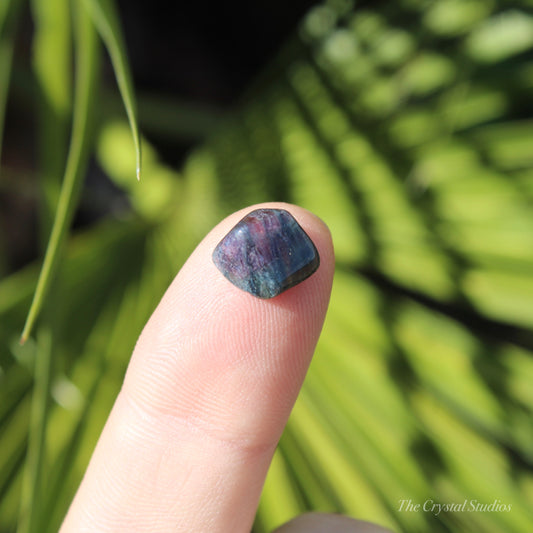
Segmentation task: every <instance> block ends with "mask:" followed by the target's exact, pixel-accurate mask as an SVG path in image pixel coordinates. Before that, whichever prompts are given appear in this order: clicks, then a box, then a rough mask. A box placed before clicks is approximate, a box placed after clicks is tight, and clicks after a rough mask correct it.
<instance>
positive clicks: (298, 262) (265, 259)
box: [213, 209, 320, 298]
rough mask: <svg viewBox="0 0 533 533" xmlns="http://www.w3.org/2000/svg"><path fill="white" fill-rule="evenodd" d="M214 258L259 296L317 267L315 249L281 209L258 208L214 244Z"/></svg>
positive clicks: (240, 284)
mask: <svg viewBox="0 0 533 533" xmlns="http://www.w3.org/2000/svg"><path fill="white" fill-rule="evenodd" d="M213 261H214V263H215V265H216V266H217V268H218V269H219V270H220V272H222V274H224V276H225V277H226V278H228V279H229V281H231V283H233V284H234V285H236V286H237V287H239V288H240V289H242V290H244V291H247V292H249V293H250V294H253V295H254V296H257V297H259V298H273V297H274V296H277V295H278V294H280V293H282V292H283V291H286V290H287V289H290V288H291V287H294V285H297V284H298V283H300V282H301V281H303V280H304V279H306V278H308V277H309V276H310V275H311V274H313V272H315V271H316V269H317V268H318V266H319V264H320V258H319V256H318V252H317V249H316V248H315V245H314V244H313V241H311V239H310V238H309V236H308V235H307V233H305V231H304V230H303V229H302V228H301V227H300V225H299V224H298V222H296V220H295V219H294V217H293V216H292V215H291V214H290V213H289V212H288V211H285V210H284V209H257V210H255V211H252V212H251V213H249V214H248V215H246V216H245V217H244V218H243V219H242V220H241V221H240V222H239V223H238V224H237V225H236V226H235V227H234V228H233V229H232V230H231V231H230V232H229V233H228V234H227V235H226V236H225V237H224V238H223V239H222V240H221V241H220V243H219V244H218V245H217V247H216V248H215V251H214V252H213Z"/></svg>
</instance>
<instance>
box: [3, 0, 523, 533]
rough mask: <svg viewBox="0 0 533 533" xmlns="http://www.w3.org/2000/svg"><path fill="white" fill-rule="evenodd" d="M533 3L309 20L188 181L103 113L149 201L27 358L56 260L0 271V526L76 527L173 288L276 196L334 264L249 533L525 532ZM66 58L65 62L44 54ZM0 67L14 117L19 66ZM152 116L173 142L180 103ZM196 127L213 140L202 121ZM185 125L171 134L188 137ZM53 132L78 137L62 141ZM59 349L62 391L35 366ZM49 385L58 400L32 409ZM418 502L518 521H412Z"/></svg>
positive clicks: (190, 163) (137, 203) (65, 99)
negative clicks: (137, 358) (120, 405)
mask: <svg viewBox="0 0 533 533" xmlns="http://www.w3.org/2000/svg"><path fill="white" fill-rule="evenodd" d="M95 3H96V4H98V2H95ZM34 4H35V8H34V12H35V18H34V20H35V23H36V28H35V42H36V46H35V59H34V69H35V75H36V77H37V78H38V79H40V80H41V84H40V87H41V90H42V91H43V98H45V97H46V103H45V101H44V100H43V103H42V105H41V107H40V109H41V112H42V117H41V124H42V128H43V133H42V134H41V141H42V151H43V157H42V160H41V177H42V180H43V193H42V197H43V214H42V220H43V227H44V228H45V230H46V232H48V231H49V230H50V225H51V220H52V215H53V213H54V212H55V210H56V207H57V198H58V187H59V184H60V181H59V177H60V176H61V174H62V172H63V167H64V162H65V160H66V158H67V153H68V139H67V136H68V131H69V124H70V121H71V114H72V106H71V104H70V101H71V99H70V93H71V90H70V89H69V87H70V81H69V80H70V79H71V73H70V68H71V58H70V52H69V50H70V48H69V46H64V44H65V43H69V42H70V35H71V33H72V31H73V30H72V28H71V27H70V24H71V23H70V18H69V16H68V15H65V13H64V9H66V8H65V7H63V8H61V7H60V6H59V5H60V4H62V2H61V1H60V0H55V1H54V2H53V4H54V6H55V5H56V4H57V6H56V7H54V8H52V7H49V8H47V9H45V6H51V4H52V3H51V2H49V3H45V2H38V1H37V0H35V1H34ZM1 5H2V6H6V8H5V9H4V12H2V11H0V56H1V55H2V54H7V56H6V57H9V56H10V54H11V49H12V39H13V34H14V30H13V24H14V23H15V21H16V11H17V2H16V1H13V0H12V1H10V2H7V3H4V4H1ZM109 5H111V4H109ZM531 7H532V4H531V2H530V1H528V0H508V1H507V0H506V1H501V2H496V1H492V0H466V1H461V0H438V1H426V0H401V1H398V2H385V3H378V4H377V5H376V6H372V4H371V3H369V2H365V3H364V4H363V5H362V6H358V5H357V4H356V5H355V6H352V4H351V3H350V2H347V1H344V0H330V1H327V2H326V3H324V4H323V5H320V6H317V7H316V8H314V9H313V10H312V11H311V12H310V13H309V14H308V15H307V16H306V17H305V19H304V20H303V21H302V24H301V26H300V29H299V32H298V34H297V35H295V36H294V37H293V38H292V39H291V40H290V41H289V42H288V43H287V44H286V46H285V47H284V48H283V49H282V51H281V53H280V54H279V55H278V57H277V58H275V59H274V60H273V61H272V63H271V65H270V66H269V68H268V69H267V70H266V71H265V72H264V74H263V76H260V77H259V78H258V79H257V80H256V81H255V83H254V84H252V86H251V87H250V88H249V91H248V93H247V94H246V96H245V97H244V98H243V101H242V103H241V105H240V106H239V107H238V109H237V110H236V111H235V112H234V113H232V114H231V115H230V116H228V117H226V118H224V119H220V117H217V120H216V124H217V129H216V131H214V132H213V133H212V135H211V136H210V137H209V140H208V141H207V142H206V143H205V144H203V145H202V146H200V147H198V148H197V149H196V150H194V152H193V153H191V154H190V156H189V157H188V158H187V161H186V163H185V164H184V166H183V168H182V169H181V171H180V172H177V171H175V170H174V169H172V168H169V167H168V166H166V165H165V164H164V163H162V162H161V161H160V160H159V159H158V156H157V153H156V152H155V151H154V150H153V149H152V148H151V147H150V146H149V145H148V143H146V142H145V143H144V162H143V179H142V180H141V181H140V182H137V180H136V156H135V151H134V146H133V143H132V141H131V133H130V131H129V127H128V124H127V122H126V119H125V117H123V116H122V117H120V116H119V117H118V118H117V116H116V114H115V115H113V116H112V117H111V118H107V115H106V116H104V117H103V118H102V119H101V120H100V123H99V124H98V128H97V129H96V133H94V134H93V135H91V134H89V133H87V134H86V135H84V136H83V139H84V141H86V142H87V143H88V146H89V145H90V146H94V147H95V154H96V158H97V160H98V163H99V165H100V166H101V167H102V168H103V169H104V170H105V172H106V174H107V175H108V176H109V177H110V178H111V179H112V180H113V181H114V182H115V183H116V184H117V186H118V187H120V188H121V189H122V190H123V191H124V192H125V193H126V194H127V197H128V199H129V205H130V209H128V210H122V211H120V212H118V213H115V214H110V215H109V216H108V217H106V218H105V219H104V220H101V221H100V222H98V223H97V224H94V225H93V226H92V227H90V228H88V229H85V230H83V231H81V232H79V233H76V234H75V235H71V236H70V237H69V239H68V242H67V243H66V246H65V247H64V255H63V257H62V260H61V261H60V262H59V265H58V269H59V270H58V272H57V276H56V277H55V281H54V282H53V291H52V293H51V295H50V298H49V300H48V302H47V303H45V307H44V309H43V313H42V315H41V319H40V321H39V324H38V328H37V330H36V335H35V337H34V338H30V339H29V340H28V342H27V343H26V344H25V345H24V346H20V345H19V343H18V340H19V336H20V332H21V330H22V327H23V324H24V320H25V315H26V313H27V311H28V308H29V305H30V302H31V299H32V296H33V292H34V290H35V287H36V282H37V275H38V270H37V269H38V266H37V265H31V266H29V267H27V268H24V269H22V270H20V271H18V272H15V273H13V274H10V275H9V276H7V277H5V278H4V279H3V280H1V281H0V345H1V346H2V348H0V350H1V351H0V385H1V389H0V450H1V454H0V517H1V518H0V531H2V532H4V531H5V532H8V531H14V530H15V529H16V527H17V523H18V524H19V526H18V527H19V531H26V530H27V531H40V532H47V531H54V530H56V529H57V527H58V524H59V523H60V521H61V519H62V517H63V515H64V513H65V512H66V509H67V507H68V504H69V502H70V499H71V498H72V496H73V494H74V492H75V490H76V487H77V485H78V484H79V482H80V479H81V476H82V474H83V472H84V469H85V467H86V465H87V462H88V460H89V457H90V455H91V452H92V449H93V447H94V444H95V442H96V439H97V437H98V435H99V432H100V430H101V428H102V426H103V423H104V421H105V419H106V417H107V414H108V412H109V410H110V407H111V405H112V403H113V400H114V398H115V396H116V394H117V392H118V390H119V387H120V384H121V380H122V377H123V375H124V371H125V368H126V365H127V362H128V359H129V355H130V353H131V350H132V348H133V345H134V343H135V340H136V338H137V336H138V334H139V333H140V330H141V328H142V326H143V324H144V323H145V321H146V320H147V318H148V316H149V315H150V313H151V311H152V310H153V309H154V307H155V305H156V304H157V302H158V300H159V298H160V297H161V295H162V293H163V291H164V290H165V288H166V286H167V285H168V283H169V282H170V280H171V279H172V277H173V276H174V275H175V273H176V272H177V270H178V269H179V267H180V265H181V264H182V263H183V261H184V260H185V259H186V258H187V256H188V255H189V253H190V252H191V251H192V250H193V248H194V246H195V245H196V244H197V243H198V242H199V240H200V239H201V238H202V237H203V236H204V235H205V233H206V232H207V231H209V229H210V228H211V227H212V226H213V225H214V224H215V223H216V222H217V221H219V220H220V219H221V218H222V217H223V216H224V215H226V214H228V213H230V212H232V211H234V210H235V209H238V208H242V207H244V206H246V205H249V204H252V203H255V202H259V201H266V200H285V201H289V202H294V203H297V204H300V205H302V206H303V207H306V208H308V209H310V210H312V211H313V212H315V213H316V214H318V215H319V216H321V217H322V218H323V219H324V220H325V221H326V223H327V224H328V225H329V227H330V229H331V231H332V235H333V239H334V244H335V248H336V258H337V271H336V276H335V281H334V288H333V294H332V300H331V306H330V310H329V313H328V317H327V320H326V324H325V327H324V331H323V334H322V337H321V339H320V341H319V345H318V348H317V352H316V355H315V358H314V361H313V363H312V366H311V369H310V371H309V374H308V378H307V380H306V382H305V385H304V388H303V391H302V393H301V395H300V398H299V400H298V402H297V404H296V407H295V409H294V412H293V414H292V416H291V419H290V421H289V424H288V427H287V429H286V431H285V433H284V435H283V437H282V440H281V442H280V446H279V448H278V450H277V451H276V455H275V457H274V461H273V464H272V467H271V470H270V473H269V477H268V479H267V482H266V485H265V489H264V493H263V496H262V500H261V504H260V508H259V513H258V516H257V520H256V524H255V526H254V530H256V531H257V532H263V531H267V530H269V529H270V528H272V527H275V526H277V525H279V524H280V523H282V522H283V521H285V520H288V519H290V518H291V517H293V516H295V515H297V514H299V513H301V512H303V511H304V510H306V509H313V510H320V511H338V512H346V513H349V514H352V515H353V516H356V517H359V518H362V519H366V520H372V521H375V522H378V523H380V524H383V525H386V526H389V527H391V528H392V529H393V530H395V531H406V532H416V531H428V530H431V531H435V532H470V531H483V532H488V533H491V532H493V533H499V532H503V531H506V532H524V533H525V532H528V531H530V529H531V524H532V523H533V511H532V509H533V473H532V466H533V424H532V414H533V386H532V384H533V211H532V207H533V206H532V202H533V99H532V98H531V95H532V94H533V16H532V15H531ZM52 15H53V16H54V17H56V20H54V22H53V24H54V28H56V33H54V38H52V37H51V35H50V34H49V33H48V30H47V28H48V26H47V24H51V23H52V22H51V21H50V19H49V18H48V17H49V16H52ZM57 28H59V29H60V31H59V33H57ZM118 31H119V30H118V26H117V27H116V28H115V32H118ZM49 39H51V41H49V42H47V40H49ZM118 42H120V38H119V39H118ZM56 46H57V47H58V49H57V50H59V51H60V57H57V60H56V61H55V62H49V61H47V59H46V57H47V54H54V53H56V52H54V51H53V50H54V49H55V48H54V47H56ZM126 68H127V65H126ZM0 69H4V74H3V76H2V77H0V110H3V108H4V106H5V94H6V87H7V83H8V81H7V80H8V77H7V74H8V73H9V65H8V64H7V63H6V62H1V63H0ZM6 73H7V74H6ZM47 80H48V81H47ZM106 98H107V99H108V100H110V101H112V100H113V97H110V96H107V95H104V101H105V100H106ZM54 102H55V103H56V104H57V105H54ZM74 105H75V104H74ZM146 105H148V104H146ZM149 105H150V106H152V108H154V106H155V109H157V110H159V113H160V116H161V121H160V125H161V131H162V132H164V134H165V135H168V136H169V138H170V139H171V138H172V135H173V131H174V130H173V129H172V127H171V125H169V124H168V122H167V121H166V120H165V114H166V112H167V108H166V107H165V105H166V104H165V102H155V103H154V102H150V103H149ZM175 111H176V109H175V108H174V107H172V106H168V113H169V114H172V113H174V112H175ZM2 116H3V112H2V113H0V118H1V117H2ZM140 116H141V121H142V117H143V99H142V97H141V99H140ZM154 116H158V115H157V114H155V115H154V114H152V118H151V119H150V120H151V127H156V128H157V126H158V123H159V122H158V121H157V120H155V119H154ZM177 116H178V117H179V116H180V112H179V109H178V112H177ZM205 119H206V117H205V115H203V114H202V113H199V117H198V121H199V122H202V121H205ZM147 120H148V119H147ZM187 120H190V121H192V122H193V124H192V125H191V127H190V128H191V130H194V129H195V125H194V122H195V121H194V113H190V112H189V114H188V115H187ZM207 122H209V120H207ZM213 122H215V121H213ZM202 123H203V122H202ZM141 126H142V122H141ZM183 128H184V126H183V125H180V124H176V129H175V134H176V135H181V134H182V133H183ZM50 132H57V133H56V134H54V135H55V139H54V144H53V146H54V149H53V150H52V151H50V148H49V146H50V144H49V143H50V142H51V139H50V138H49V135H50ZM93 140H94V142H93ZM47 143H48V144H47ZM82 166H83V165H82ZM82 166H80V168H79V170H80V171H81V168H82ZM83 201H87V200H84V199H83V197H82V202H83ZM69 206H70V208H72V207H73V204H72V203H71V204H69ZM67 222H68V221H67ZM43 354H45V355H43ZM46 354H48V360H49V364H50V367H49V368H48V370H49V376H50V379H47V374H46V368H45V369H44V370H43V369H42V368H41V370H39V366H38V365H37V366H36V365H35V363H36V362H37V363H38V362H39V361H42V360H47V359H46ZM38 364H39V363H38ZM39 372H40V373H39ZM34 377H35V379H34ZM32 386H33V389H34V390H35V391H36V393H35V394H36V395H37V396H34V397H39V396H38V394H41V396H40V397H41V398H42V397H45V398H46V397H47V396H48V394H49V395H50V403H49V409H43V406H42V403H41V404H38V405H37V406H34V408H33V414H32V415H31V416H30V413H31V412H32V407H31V403H32V401H31V391H32ZM39 387H41V389H39ZM39 391H40V392H39ZM42 395H44V396H42ZM39 407H40V409H39ZM39 417H40V418H39ZM30 419H31V423H30ZM39 428H40V431H42V432H43V435H42V438H41V439H37V440H35V439H36V435H37V436H38V432H39ZM28 442H30V453H29V455H28V456H27V448H28ZM31 442H34V443H35V442H37V444H38V445H37V446H35V445H34V447H33V448H32V445H31ZM32 449H33V450H34V452H33V455H32V453H31V450H32ZM32 465H33V466H32ZM35 465H37V466H35ZM32 472H33V474H32ZM36 474H38V475H36ZM23 485H24V489H23ZM21 494H22V495H23V496H22V503H21ZM408 499H411V500H412V501H413V502H414V503H420V504H423V503H424V502H425V501H427V500H433V501H435V502H437V503H454V502H458V503H462V502H463V501H465V500H468V501H469V502H470V501H474V500H475V501H477V502H479V503H484V504H490V503H492V502H494V501H495V500H497V501H498V502H500V503H502V504H505V505H511V506H512V508H511V511H509V512H488V511H487V512H443V513H440V514H439V515H438V516H435V515H434V514H433V513H431V512H406V511H399V507H400V502H401V500H408ZM29 502H33V504H34V505H33V507H32V509H31V511H32V512H31V513H30V515H32V517H31V518H30V519H28V516H27V515H28V508H27V504H28V503H29ZM25 503H26V507H25ZM19 509H22V511H19ZM19 516H20V520H19ZM21 523H22V524H23V525H22V526H21ZM27 523H29V524H30V525H27ZM24 524H26V525H24ZM24 528H26V529H24ZM32 528H33V529H32ZM36 528H37V529H36Z"/></svg>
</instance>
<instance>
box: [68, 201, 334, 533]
mask: <svg viewBox="0 0 533 533" xmlns="http://www.w3.org/2000/svg"><path fill="white" fill-rule="evenodd" d="M255 207H256V208H257V207H269V208H280V209H286V210H287V211H289V212H290V213H292V215H293V216H294V218H295V219H296V220H297V222H298V223H299V224H300V226H301V227H302V228H303V229H304V230H305V232H306V233H307V234H308V235H309V237H310V238H311V240H312V241H313V242H314V244H315V246H316V248H317V250H318V252H319V254H320V259H321V264H320V267H319V268H318V270H317V271H316V272H315V273H314V274H313V275H311V276H310V277H309V278H308V279H306V280H305V281H303V282H302V283H300V284H298V285H296V286H295V287H293V288H291V289H289V290H287V291H286V292H283V293H282V294H280V295H279V296H277V297H275V298H272V299H260V298H256V297H254V296H252V295H251V294H249V293H247V292H244V291H243V290H241V289H239V288H237V287H235V286H234V285H233V284H232V283H230V282H229V281H228V279H226V278H225V277H224V276H223V275H222V274H221V272H220V271H219V270H218V269H217V268H216V266H215V265H214V263H213V261H212V254H213V250H214V248H215V247H216V245H217V243H219V241H220V240H221V239H222V238H223V237H224V236H225V235H226V234H227V233H228V232H229V231H230V230H231V228H232V227H234V225H235V224H236V223H237V222H238V221H239V220H240V219H241V218H242V217H243V216H244V215H246V214H247V213H249V212H250V211H251V210H252V209H253V208H249V209H246V210H243V211H240V212H237V213H235V214H233V215H232V216H230V217H228V218H227V219H226V220H224V221H223V222H221V223H220V224H219V225H218V226H217V227H216V228H215V229H214V230H213V231H212V232H211V233H210V234H209V235H208V236H207V237H206V238H205V239H204V240H203V241H202V243H201V244H200V245H199V246H198V247H197V249H196V250H195V251H194V252H193V254H192V255H191V257H190V258H189V260H188V261H187V262H186V264H185V265H184V266H183V268H182V269H181V271H180V273H179V274H178V275H177V276H176V278H175V279H174V281H173V282H172V284H171V286H170V287H169V289H168V290H167V292H166V294H165V295H164V297H163V299H162V301H161V303H160V304H159V306H158V307H157V309H156V310H155V312H154V313H153V315H152V317H151V318H150V320H149V322H148V324H147V325H146V327H145V329H144V331H143V332H142V334H141V337H140V339H139V342H138V343H137V346H136V348H135V351H134V354H133V356H132V360H131V362H130V366H129V368H128V372H127V374H126V378H125V381H124V385H123V387H122V390H121V392H120V394H119V396H118V398H117V401H116V403H115V406H114V407H113V410H112V412H111V415H110V417H109V419H108V421H107V423H106V426H105V428H104V431H103V433H102V436H101V437H100V440H99V442H98V445H97V447H96V450H95V452H94V454H93V458H92V459H91V463H90V465H89V468H88V471H87V473H86V475H85V478H84V480H83V482H82V485H81V487H80V489H79V490H78V493H77V495H76V497H75V500H74V502H73V504H72V506H71V508H70V510H69V513H68V515H67V518H66V519H65V522H64V524H63V528H62V531H63V533H65V532H71V531H72V532H73V531H76V532H80V531H99V532H106V531H129V532H131V531H150V532H158V531H161V532H162V531H165V532H168V531H187V532H191V531H194V532H201V531H210V532H216V531H232V532H239V531H249V530H250V527H251V524H252V521H253V517H254V514H255V510H256V506H257V502H258V499H259V495H260V492H261V488H262V485H263V482H264V478H265V475H266V472H267V469H268V465H269V463H270V460H271V457H272V454H273V451H274V448H275V446H276V443H277V441H278V439H279V437H280V434H281V432H282V430H283V427H284V425H285V423H286V421H287V418H288V416H289V413H290V410H291V408H292V405H293V403H294V401H295V399H296V396H297V394H298V391H299V389H300V386H301V384H302V381H303V378H304V376H305V372H306V370H307V367H308V365H309V362H310V359H311V356H312V353H313V350H314V348H315V344H316V341H317V339H318V335H319V333H320V329H321V327H322V323H323V319H324V315H325V312H326V308H327V304H328V300H329V294H330V290H331V282H332V276H333V250H332V244H331V238H330V235H329V231H328V230H327V228H326V226H325V225H324V224H323V223H322V222H321V221H320V220H319V219H318V218H316V217H315V216H314V215H312V214H311V213H309V212H307V211H305V210H303V209H301V208H298V207H296V206H292V205H287V204H266V205H262V206H255Z"/></svg>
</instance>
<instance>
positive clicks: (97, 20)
mask: <svg viewBox="0 0 533 533" xmlns="http://www.w3.org/2000/svg"><path fill="white" fill-rule="evenodd" d="M84 4H85V6H86V8H87V10H88V11H89V13H90V14H91V17H92V19H93V22H94V24H95V26H96V28H97V29H98V33H99V34H100V37H101V38H102V40H103V41H104V44H105V46H106V48H107V51H108V53H109V56H110V58H111V63H112V64H113V69H114V70H115V76H116V78H117V84H118V88H119V90H120V94H121V96H122V100H123V102H124V107H125V108H126V114H127V115H128V121H129V123H130V128H131V133H132V136H133V144H134V145H135V155H136V168H137V179H138V180H140V179H141V140H140V135H139V126H138V121H137V109H136V105H135V98H134V93H133V82H132V79H131V72H130V69H129V66H128V58H127V54H126V46H125V44H124V38H123V36H122V31H121V28H120V21H119V17H118V14H117V10H116V6H115V3H114V2H113V0H84Z"/></svg>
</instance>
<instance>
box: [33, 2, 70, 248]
mask: <svg viewBox="0 0 533 533" xmlns="http://www.w3.org/2000/svg"><path fill="white" fill-rule="evenodd" d="M69 6H70V1H69V0H32V2H31V13H32V17H33V22H34V24H35V34H34V37H33V43H32V45H33V51H32V56H33V57H32V70H33V74H34V76H35V81H36V83H35V87H36V89H37V94H36V96H37V99H36V101H37V104H38V106H37V115H38V138H39V146H38V149H39V169H40V180H39V187H40V194H41V196H40V198H39V200H40V205H39V237H40V239H39V244H40V246H41V250H43V251H44V250H45V248H46V243H47V240H48V237H49V235H50V231H51V228H52V224H53V220H54V214H55V212H56V209H57V202H58V198H59V191H60V189H61V178H62V175H63V173H64V171H65V160H66V158H67V151H68V142H69V140H68V139H69V135H70V120H71V112H72V77H73V73H72V46H71V39H72V27H71V26H72V24H71V23H72V20H71V10H70V7H69Z"/></svg>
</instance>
